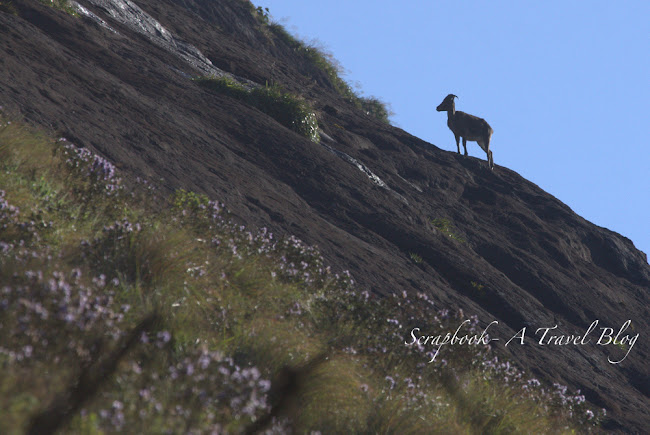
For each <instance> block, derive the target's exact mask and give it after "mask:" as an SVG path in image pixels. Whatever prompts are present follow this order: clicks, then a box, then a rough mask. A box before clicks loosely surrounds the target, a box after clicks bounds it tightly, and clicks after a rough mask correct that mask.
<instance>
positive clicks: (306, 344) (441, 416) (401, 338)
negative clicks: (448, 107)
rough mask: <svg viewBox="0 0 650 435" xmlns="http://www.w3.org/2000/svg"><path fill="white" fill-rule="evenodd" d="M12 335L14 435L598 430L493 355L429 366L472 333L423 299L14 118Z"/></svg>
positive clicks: (7, 160) (473, 353)
mask: <svg viewBox="0 0 650 435" xmlns="http://www.w3.org/2000/svg"><path fill="white" fill-rule="evenodd" d="M0 319H1V321H0V366H1V367H2V372H3V375H2V377H0V433H9V434H11V433H22V432H23V431H24V430H25V428H27V427H31V429H34V430H35V431H36V432H39V431H41V430H45V429H47V430H53V429H56V428H59V429H60V431H61V432H62V433H83V434H95V433H116V432H124V431H128V432H130V433H164V432H171V433H209V432H211V431H216V432H219V433H222V432H228V433H240V432H242V431H244V430H246V429H250V428H252V427H254V425H255V424H257V425H262V426H263V427H266V428H269V427H271V426H273V427H274V429H275V430H276V433H277V432H280V433H284V432H287V431H289V430H293V431H294V432H296V433H308V432H309V431H312V430H320V431H322V432H323V433H397V432H400V433H467V434H470V433H571V431H572V430H579V431H582V432H586V431H588V430H589V429H590V428H592V427H593V426H592V425H591V424H592V422H593V421H596V420H597V419H596V418H594V419H592V420H589V421H587V418H586V417H585V415H587V414H586V410H587V409H588V408H586V406H585V404H584V403H581V399H580V396H570V395H568V394H565V391H564V390H558V391H559V392H558V391H555V390H554V389H553V387H550V386H545V385H541V384H539V382H537V381H534V380H530V379H528V378H527V376H526V375H525V373H523V372H521V371H520V370H518V369H516V368H514V367H513V366H511V365H509V364H507V363H503V362H500V361H499V360H498V359H495V358H494V356H493V355H491V354H490V351H489V349H488V348H469V347H460V346H457V347H448V348H445V349H443V350H442V351H441V354H440V355H439V359H438V360H437V361H436V362H435V363H432V364H428V363H427V361H428V360H429V359H430V357H429V356H428V355H427V352H429V351H430V350H431V349H430V348H425V349H423V350H419V349H417V348H416V347H413V346H405V345H404V342H405V340H407V339H408V338H409V331H410V330H411V329H412V328H413V327H415V326H419V327H421V328H423V329H426V332H427V333H430V334H438V333H444V332H448V331H450V330H453V329H455V328H456V327H457V325H458V324H459V322H461V321H462V319H464V317H463V315H462V314H461V313H460V312H459V313H456V314H454V313H453V311H450V310H442V311H438V310H437V309H434V306H433V302H432V301H430V300H429V299H428V297H427V296H426V295H425V294H420V295H416V296H410V295H406V294H403V295H396V296H392V297H387V298H379V297H376V296H373V295H371V294H370V293H368V292H367V291H364V289H362V288H359V287H357V286H356V285H355V284H354V282H353V279H352V277H351V276H350V275H349V273H347V272H339V273H335V272H334V271H332V270H331V269H330V268H329V267H327V265H326V264H325V262H324V260H323V258H322V257H321V256H320V254H319V253H318V250H317V249H316V248H314V247H311V246H307V245H305V244H304V243H302V242H300V241H299V240H297V239H295V238H293V237H288V238H282V239H276V238H275V237H273V235H272V234H270V233H269V232H268V231H267V230H265V229H260V230H259V231H255V232H249V230H247V229H246V228H242V227H240V226H239V225H237V224H235V223H233V222H232V221H231V218H230V215H229V213H228V211H227V209H226V208H225V206H224V205H223V204H220V203H218V202H216V201H212V200H210V199H208V198H207V197H206V196H204V195H200V194H196V193H193V192H187V191H184V190H179V191H178V192H176V194H175V195H173V196H172V197H166V196H161V195H160V194H158V193H157V190H156V189H155V188H153V187H151V186H150V185H149V184H144V183H141V184H137V185H133V186H127V185H124V184H123V183H122V181H121V180H120V179H119V174H117V173H116V172H115V171H114V168H113V167H112V166H111V165H110V164H109V163H108V162H106V161H105V160H103V159H101V158H98V157H96V156H94V155H93V154H92V153H89V152H84V151H79V150H77V149H76V148H75V147H74V146H72V145H71V144H69V143H67V142H65V141H53V140H52V139H50V138H48V137H46V136H44V135H42V134H39V133H35V132H33V131H30V130H29V129H27V128H26V127H24V126H23V125H21V124H19V123H7V122H6V121H4V120H3V121H0ZM470 325H471V326H470V330H472V331H476V332H477V331H479V329H480V328H479V325H478V321H477V319H475V318H473V319H471V322H470ZM533 381H534V382H533ZM288 385H293V387H291V388H289V387H288ZM55 417H56V418H55ZM271 417H273V418H271ZM57 418H60V419H61V421H60V423H56V425H55V423H53V421H55V420H56V419H57ZM267 423H268V424H267ZM36 429H38V430H36Z"/></svg>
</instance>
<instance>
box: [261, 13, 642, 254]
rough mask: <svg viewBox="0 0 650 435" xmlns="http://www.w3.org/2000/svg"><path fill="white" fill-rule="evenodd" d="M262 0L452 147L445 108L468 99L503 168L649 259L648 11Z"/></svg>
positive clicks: (371, 90)
mask: <svg viewBox="0 0 650 435" xmlns="http://www.w3.org/2000/svg"><path fill="white" fill-rule="evenodd" d="M253 3H254V4H255V5H256V6H262V7H268V8H269V10H270V14H271V17H272V19H273V21H275V22H279V23H281V24H283V25H284V26H285V28H286V29H287V30H288V31H289V32H291V33H292V34H293V35H295V36H297V37H299V38H300V39H302V40H304V41H306V42H312V41H313V40H315V41H316V44H317V45H320V46H321V47H322V48H324V49H325V50H326V51H328V52H330V53H331V54H333V56H334V58H335V59H337V60H338V61H339V62H340V64H341V65H342V67H343V68H344V69H345V72H346V74H345V75H344V78H345V79H346V80H347V81H348V82H349V83H351V84H358V86H359V87H360V88H359V90H360V93H362V94H363V95H366V96H371V95H372V96H376V97H378V98H380V99H382V100H383V101H385V102H387V103H389V104H390V106H391V108H392V110H393V111H394V112H395V115H394V116H393V117H392V121H393V124H394V125H397V126H399V127H401V128H403V129H404V130H406V131H408V132H409V133H411V134H413V135H415V136H418V137H420V138H422V139H424V140H426V141H428V142H431V143H433V144H434V145H436V146H438V147H440V148H442V149H445V150H450V151H455V149H456V145H455V141H454V138H453V135H452V133H451V132H450V131H449V129H448V128H447V123H446V114H444V113H438V112H436V110H435V108H436V106H437V105H438V104H439V103H440V102H441V101H442V99H443V98H444V97H445V96H446V95H447V94H449V93H453V94H456V95H457V96H458V97H459V99H458V100H457V101H456V108H457V109H458V110H462V111H464V112H468V113H471V114H473V115H477V116H480V117H482V118H485V119H486V120H487V121H488V122H489V123H490V125H491V126H492V128H493V129H494V135H493V136H492V143H491V146H490V148H491V149H492V151H493V153H494V161H495V163H496V164H498V165H504V166H506V167H508V168H510V169H512V170H514V171H516V172H518V173H520V174H521V175H522V176H524V177H526V178H527V179H528V180H530V181H532V182H534V183H536V184H537V185H539V186H540V187H541V188H542V189H544V190H546V191H547V192H549V193H551V194H552V195H554V196H555V197H557V198H558V199H560V200H561V201H562V202H564V203H565V204H567V205H568V206H569V207H571V208H572V209H573V210H574V211H575V212H576V213H578V214H579V215H581V216H583V217H584V218H586V219H587V220H589V221H591V222H593V223H595V224H596V225H599V226H603V227H606V228H609V229H611V230H613V231H616V232H618V233H620V234H622V235H624V236H625V237H628V238H629V239H631V240H632V241H633V242H634V244H635V246H636V247H637V248H639V249H641V250H642V251H644V252H645V253H646V254H649V255H650V137H649V136H650V1H648V0H642V1H641V0H639V1H621V2H616V1H588V2H587V1H580V2H577V1H576V2H571V1H569V2H567V1H543V2H523V1H522V2H513V1H508V2H506V1H500V0H498V1H495V0H493V1H489V2H488V1H462V2H461V1H458V2H452V1H432V0H428V1H425V0H410V1H406V2H396V1H394V0H391V1H389V0H373V1H369V0H351V1H350V0H348V1H343V0H331V1H326V2H316V1H305V0H253ZM461 148H462V147H461ZM467 148H468V152H469V153H470V155H473V156H476V157H481V158H485V153H484V152H483V151H482V150H481V149H480V148H479V147H478V145H477V144H476V143H474V142H470V143H468V146H467ZM497 170H498V168H497Z"/></svg>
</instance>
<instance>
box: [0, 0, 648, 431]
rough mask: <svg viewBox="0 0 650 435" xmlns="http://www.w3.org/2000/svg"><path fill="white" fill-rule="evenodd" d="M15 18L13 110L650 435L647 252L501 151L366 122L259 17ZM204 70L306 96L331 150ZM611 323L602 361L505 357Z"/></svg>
mask: <svg viewBox="0 0 650 435" xmlns="http://www.w3.org/2000/svg"><path fill="white" fill-rule="evenodd" d="M13 3H14V4H15V6H16V10H17V12H18V14H17V15H12V14H6V13H0V28H1V29H2V31H1V32H0V38H1V39H2V43H1V44H0V105H2V106H4V108H5V109H6V110H8V111H16V112H19V113H20V114H21V115H22V116H24V117H25V118H26V119H28V120H29V121H31V122H33V123H35V124H38V125H40V126H45V127H48V128H50V129H52V130H54V131H56V132H57V133H58V134H60V135H62V136H64V137H66V138H68V139H70V140H72V141H74V142H75V143H77V144H79V145H84V146H86V147H89V148H92V149H94V150H96V151H97V152H98V153H100V154H102V155H104V156H105V157H107V158H108V159H110V160H111V161H113V162H114V163H115V164H116V165H117V166H118V167H120V168H121V169H122V170H123V171H125V172H126V173H128V174H131V175H132V176H133V177H136V176H144V177H147V178H150V179H153V180H156V181H158V180H160V184H161V185H162V186H164V188H166V189H168V190H169V191H173V190H174V189H177V188H185V189H188V190H194V191H198V192H203V193H206V194H207V195H209V196H210V197H212V198H215V199H219V200H221V201H223V202H225V203H226V204H228V206H229V207H230V208H231V209H232V210H233V212H234V213H235V215H236V216H237V217H238V218H239V219H240V220H241V221H242V223H245V224H247V225H251V226H268V227H270V228H271V229H273V230H274V231H275V232H280V233H290V234H295V235H296V236H298V237H300V238H301V239H303V240H304V241H306V242H308V243H310V244H315V245H318V246H319V248H320V249H321V251H322V252H323V254H324V256H325V257H326V258H327V260H328V261H329V262H330V263H332V264H335V265H337V266H339V267H342V268H347V269H350V271H351V272H352V274H353V277H354V278H355V280H356V281H357V282H358V283H359V285H360V286H362V287H364V288H368V289H371V290H373V291H375V292H377V293H382V294H386V293H391V292H402V291H407V292H409V293H411V292H426V293H428V294H429V295H430V296H431V297H432V298H433V299H434V300H435V301H436V302H437V304H438V306H439V307H445V306H449V307H460V308H462V309H463V310H465V311H466V312H468V313H475V314H478V316H479V318H480V320H481V322H482V323H484V324H488V323H489V322H491V321H492V320H498V321H499V329H497V330H496V336H498V337H500V338H501V341H500V342H499V343H498V344H497V345H496V348H497V349H498V350H499V351H500V352H503V353H505V354H507V355H508V356H509V357H510V358H512V359H513V360H514V361H516V362H518V363H519V364H521V365H522V366H523V367H526V368H528V369H530V370H532V371H533V372H535V373H537V374H538V375H540V376H543V377H544V378H546V379H549V380H552V381H557V382H562V383H566V384H569V385H570V386H573V387H576V388H580V389H581V390H582V391H583V392H584V393H585V394H586V396H587V399H588V400H590V401H592V402H593V403H595V404H597V405H599V406H603V407H606V408H607V409H608V411H609V415H610V416H612V421H610V423H609V425H610V426H609V427H610V428H612V429H620V430H631V431H633V430H641V428H643V427H647V426H644V423H646V424H647V422H648V421H650V406H649V405H648V403H650V401H649V400H648V396H649V395H650V375H649V374H648V370H647V361H648V359H649V358H650V347H649V346H648V344H647V338H646V337H645V334H646V333H647V331H648V330H650V320H649V319H650V312H649V310H648V306H647V301H648V296H649V292H650V266H649V265H648V263H647V257H646V255H645V254H643V253H642V252H640V251H638V250H636V249H635V248H634V245H633V244H632V242H631V241H629V240H627V239H626V238H624V237H622V236H620V235H618V234H616V233H613V232H611V231H609V230H607V229H604V228H600V227H597V226H595V225H593V224H591V223H590V222H587V221H586V220H584V219H582V218H581V217H579V216H577V215H576V214H575V213H573V212H572V211H571V209H570V208H569V207H567V206H566V205H565V204H563V203H562V202H560V201H559V200H557V199H556V198H554V197H553V196H551V195H549V194H548V193H546V192H544V191H542V190H541V189H540V188H539V187H537V186H536V185H534V184H533V183H530V182H528V181H526V180H525V179H523V178H522V177H520V176H519V175H518V174H517V173H516V172H514V171H512V170H509V169H507V168H504V167H501V166H498V163H499V161H498V153H497V160H496V163H497V167H496V168H495V170H494V171H489V170H488V169H487V168H486V165H485V162H483V161H481V160H477V159H474V158H466V157H462V156H459V155H457V154H456V153H452V152H448V151H442V150H440V149H438V148H437V147H435V146H434V145H432V144H429V143H426V142H424V141H422V140H420V139H418V138H416V137H413V136H411V135H409V134H408V133H406V132H404V131H402V130H400V129H398V128H395V127H392V126H389V125H387V124H385V123H382V122H380V121H378V120H376V119H374V118H373V117H371V116H368V115H367V114H365V113H364V112H363V111H361V110H360V109H358V108H357V107H355V106H354V105H353V104H351V103H350V102H349V101H348V98H346V97H343V96H341V94H340V93H339V92H337V89H336V87H337V86H336V84H335V83H333V82H332V80H331V77H329V76H328V75H327V74H326V73H325V72H324V71H322V70H320V69H319V68H317V67H316V66H314V64H313V62H312V61H310V58H309V56H308V54H306V53H305V51H304V50H299V49H296V47H293V46H292V45H291V44H290V43H288V42H287V41H286V40H284V39H283V38H281V37H280V36H278V35H277V34H276V33H274V32H273V31H271V30H269V28H268V26H265V25H264V24H263V23H260V21H259V20H258V19H256V17H255V16H254V15H253V14H252V13H251V8H250V5H249V4H248V3H246V2H242V1H238V0H231V1H220V2H213V1H207V0H203V1H202V0H195V1H191V0H188V1H181V0H177V1H173V0H162V1H151V0H138V1H136V2H128V1H120V0H113V1H110V0H83V1H80V2H79V4H80V5H81V6H82V7H83V10H85V11H86V12H87V13H80V17H72V16H70V15H68V14H65V13H63V12H61V11H57V10H55V9H52V8H49V7H46V6H44V5H42V4H40V3H39V2H37V1H14V2H13ZM136 3H137V6H136ZM120 5H122V6H125V7H124V8H121V7H120ZM83 10H82V12H83ZM117 11H122V12H123V14H122V13H120V14H118V13H117ZM205 74H216V75H221V74H232V75H234V76H235V77H237V78H239V79H241V80H243V81H246V80H248V81H251V82H253V83H257V84H260V85H264V84H265V83H271V82H272V83H276V84H279V85H281V86H282V87H283V88H285V89H286V90H287V91H289V92H292V93H294V94H298V95H301V96H302V97H304V98H305V99H306V101H307V102H309V104H310V105H311V106H312V107H313V108H314V109H315V111H316V115H317V119H318V123H319V126H320V128H321V130H322V132H323V133H324V134H322V135H321V143H315V142H312V141H310V140H308V139H307V138H304V137H302V136H300V135H299V134H297V133H295V132H294V131H292V130H290V129H288V128H286V127H284V126H283V125H281V124H280V123H278V122H277V121H276V120H275V119H273V118H272V117H271V116H269V115H267V114H265V113H264V112H262V111H260V110H258V109H257V108H255V107H252V106H251V105H249V104H246V103H245V102H242V101H240V100H237V99H235V98H232V97H229V96H227V95H220V94H218V93H214V92H210V91H209V90H206V89H205V88H203V87H201V86H199V85H198V84H197V83H196V82H194V81H192V80H191V78H192V77H196V76H199V75H205ZM429 86H432V87H435V86H436V85H435V83H432V84H429ZM448 91H450V90H447V89H440V94H441V95H443V94H446V93H447V92H448ZM414 98H416V97H415V96H414ZM432 117H433V115H432ZM432 122H438V121H434V120H432ZM345 156H348V157H350V158H349V159H348V158H345ZM351 159H352V160H351ZM354 162H357V163H358V164H355V163H354ZM363 168H365V169H366V170H364V169H363ZM369 172H370V173H371V174H372V175H374V177H372V176H369V175H370V174H369ZM378 180H380V181H381V182H378ZM413 258H416V259H418V261H414V260H413ZM420 259H421V261H420ZM628 319H629V320H632V325H633V327H634V331H635V333H639V334H640V337H639V340H638V342H636V344H635V345H634V347H633V348H632V349H631V350H630V353H629V355H628V356H627V358H625V359H624V360H623V361H622V362H621V363H620V364H611V363H609V362H608V357H611V358H612V359H614V360H618V359H620V358H622V357H623V356H624V355H625V351H624V349H613V347H614V346H596V345H593V341H595V340H596V339H597V338H598V335H599V334H598V333H599V332H600V327H604V326H607V327H611V328H614V332H616V331H618V330H619V329H620V328H621V326H622V325H623V324H624V322H625V321H627V320H628ZM595 320H599V325H598V330H597V331H598V333H597V332H594V333H593V340H592V345H590V346H587V345H584V346H583V345H565V346H553V345H547V346H541V345H539V344H537V343H536V342H535V341H532V340H530V341H527V342H526V344H525V345H524V346H521V345H519V344H518V343H517V341H514V342H513V343H512V344H510V345H509V346H508V347H507V348H506V347H504V342H505V341H506V340H507V339H508V338H510V337H512V336H514V335H515V334H516V333H517V332H519V331H520V330H521V329H522V328H523V327H527V329H528V331H527V335H528V336H534V331H535V330H536V329H537V328H541V327H552V326H554V325H558V329H557V331H558V332H563V333H565V334H584V332H585V331H586V330H587V328H588V327H589V325H590V324H591V323H592V322H593V321H595ZM422 321H423V325H424V326H425V324H426V319H423V320H422ZM626 333H630V331H627V332H626ZM537 337H538V338H539V335H538V336H537ZM387 345H390V346H400V345H402V343H387ZM621 352H622V353H621Z"/></svg>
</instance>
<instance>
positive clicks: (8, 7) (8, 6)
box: [0, 0, 18, 15]
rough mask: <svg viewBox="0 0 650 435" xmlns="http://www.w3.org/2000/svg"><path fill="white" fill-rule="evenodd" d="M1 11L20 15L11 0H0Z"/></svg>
mask: <svg viewBox="0 0 650 435" xmlns="http://www.w3.org/2000/svg"><path fill="white" fill-rule="evenodd" d="M0 12H2V13H5V14H11V15H18V9H16V6H15V5H14V4H13V2H12V1H11V0H4V1H0Z"/></svg>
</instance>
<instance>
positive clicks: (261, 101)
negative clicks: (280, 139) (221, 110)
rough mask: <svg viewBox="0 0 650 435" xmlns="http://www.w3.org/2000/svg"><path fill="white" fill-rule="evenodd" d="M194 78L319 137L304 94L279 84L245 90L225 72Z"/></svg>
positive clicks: (202, 84) (316, 125)
mask: <svg viewBox="0 0 650 435" xmlns="http://www.w3.org/2000/svg"><path fill="white" fill-rule="evenodd" d="M195 81H196V82H197V83H198V84H199V85H201V86H203V87H205V88H207V89H210V90H212V91H215V92H218V93H220V94H224V95H228V96H229V97H232V98H236V99H238V100H242V101H244V102H246V103H247V104H250V105H251V106H253V107H256V108H257V109H259V110H261V111H262V112H264V113H266V114H267V115H269V116H271V117H272V118H273V119H275V120H276V121H278V122H279V123H280V124H282V125H284V126H285V127H287V128H290V129H291V130H294V131H295V132H297V133H299V134H301V135H303V136H305V137H307V138H309V139H310V140H312V141H313V142H319V141H320V135H319V133H318V121H317V119H316V114H315V113H314V111H313V109H312V108H311V107H310V106H309V105H308V104H307V102H306V101H305V100H304V99H303V98H300V97H298V96H296V95H293V94H290V93H288V92H285V91H284V90H283V89H281V88H280V87H278V86H268V85H267V86H263V87H262V86H260V87H256V88H253V89H251V90H247V89H246V88H244V86H242V85H241V84H240V83H239V82H237V81H235V80H233V79H231V78H230V77H228V76H222V77H200V78H197V79H195Z"/></svg>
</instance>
